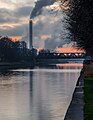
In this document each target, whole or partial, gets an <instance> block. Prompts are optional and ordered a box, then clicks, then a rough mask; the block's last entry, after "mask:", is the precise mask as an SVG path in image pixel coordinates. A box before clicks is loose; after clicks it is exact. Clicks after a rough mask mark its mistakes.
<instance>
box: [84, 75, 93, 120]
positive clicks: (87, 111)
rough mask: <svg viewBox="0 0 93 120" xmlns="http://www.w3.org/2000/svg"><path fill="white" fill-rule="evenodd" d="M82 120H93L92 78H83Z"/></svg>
mask: <svg viewBox="0 0 93 120" xmlns="http://www.w3.org/2000/svg"><path fill="white" fill-rule="evenodd" d="M84 102H85V106H84V120H93V77H92V76H90V77H89V76H88V77H85V78H84Z"/></svg>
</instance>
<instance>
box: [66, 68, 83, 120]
mask: <svg viewBox="0 0 93 120" xmlns="http://www.w3.org/2000/svg"><path fill="white" fill-rule="evenodd" d="M83 87H84V74H83V70H82V71H81V73H80V76H79V78H78V81H77V84H76V88H75V90H74V93H73V95H72V100H71V103H70V105H69V107H68V110H67V112H66V115H65V118H64V120H83V119H84V112H83V109H84V90H83Z"/></svg>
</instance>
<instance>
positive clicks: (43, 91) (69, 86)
mask: <svg viewBox="0 0 93 120" xmlns="http://www.w3.org/2000/svg"><path fill="white" fill-rule="evenodd" d="M81 67H82V65H80V64H79V65H78V64H75V65H72V64H62V65H56V66H54V67H53V66H52V67H42V68H40V67H35V68H34V69H18V70H12V71H7V72H4V71H3V72H1V73H0V120H64V116H65V113H66V110H67V108H68V105H69V103H70V101H71V97H72V93H73V91H74V89H75V85H76V82H77V79H78V77H79V75H80V70H81Z"/></svg>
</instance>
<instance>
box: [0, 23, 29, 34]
mask: <svg viewBox="0 0 93 120" xmlns="http://www.w3.org/2000/svg"><path fill="white" fill-rule="evenodd" d="M4 27H5V28H6V29H2V28H1V29H0V35H5V36H22V35H23V33H24V32H26V31H27V29H28V27H27V24H22V25H18V26H15V27H10V26H4ZM4 27H3V28H4Z"/></svg>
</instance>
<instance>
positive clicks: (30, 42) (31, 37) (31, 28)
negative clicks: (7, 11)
mask: <svg viewBox="0 0 93 120" xmlns="http://www.w3.org/2000/svg"><path fill="white" fill-rule="evenodd" d="M32 47H33V21H32V19H30V20H29V49H31V48H32Z"/></svg>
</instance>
